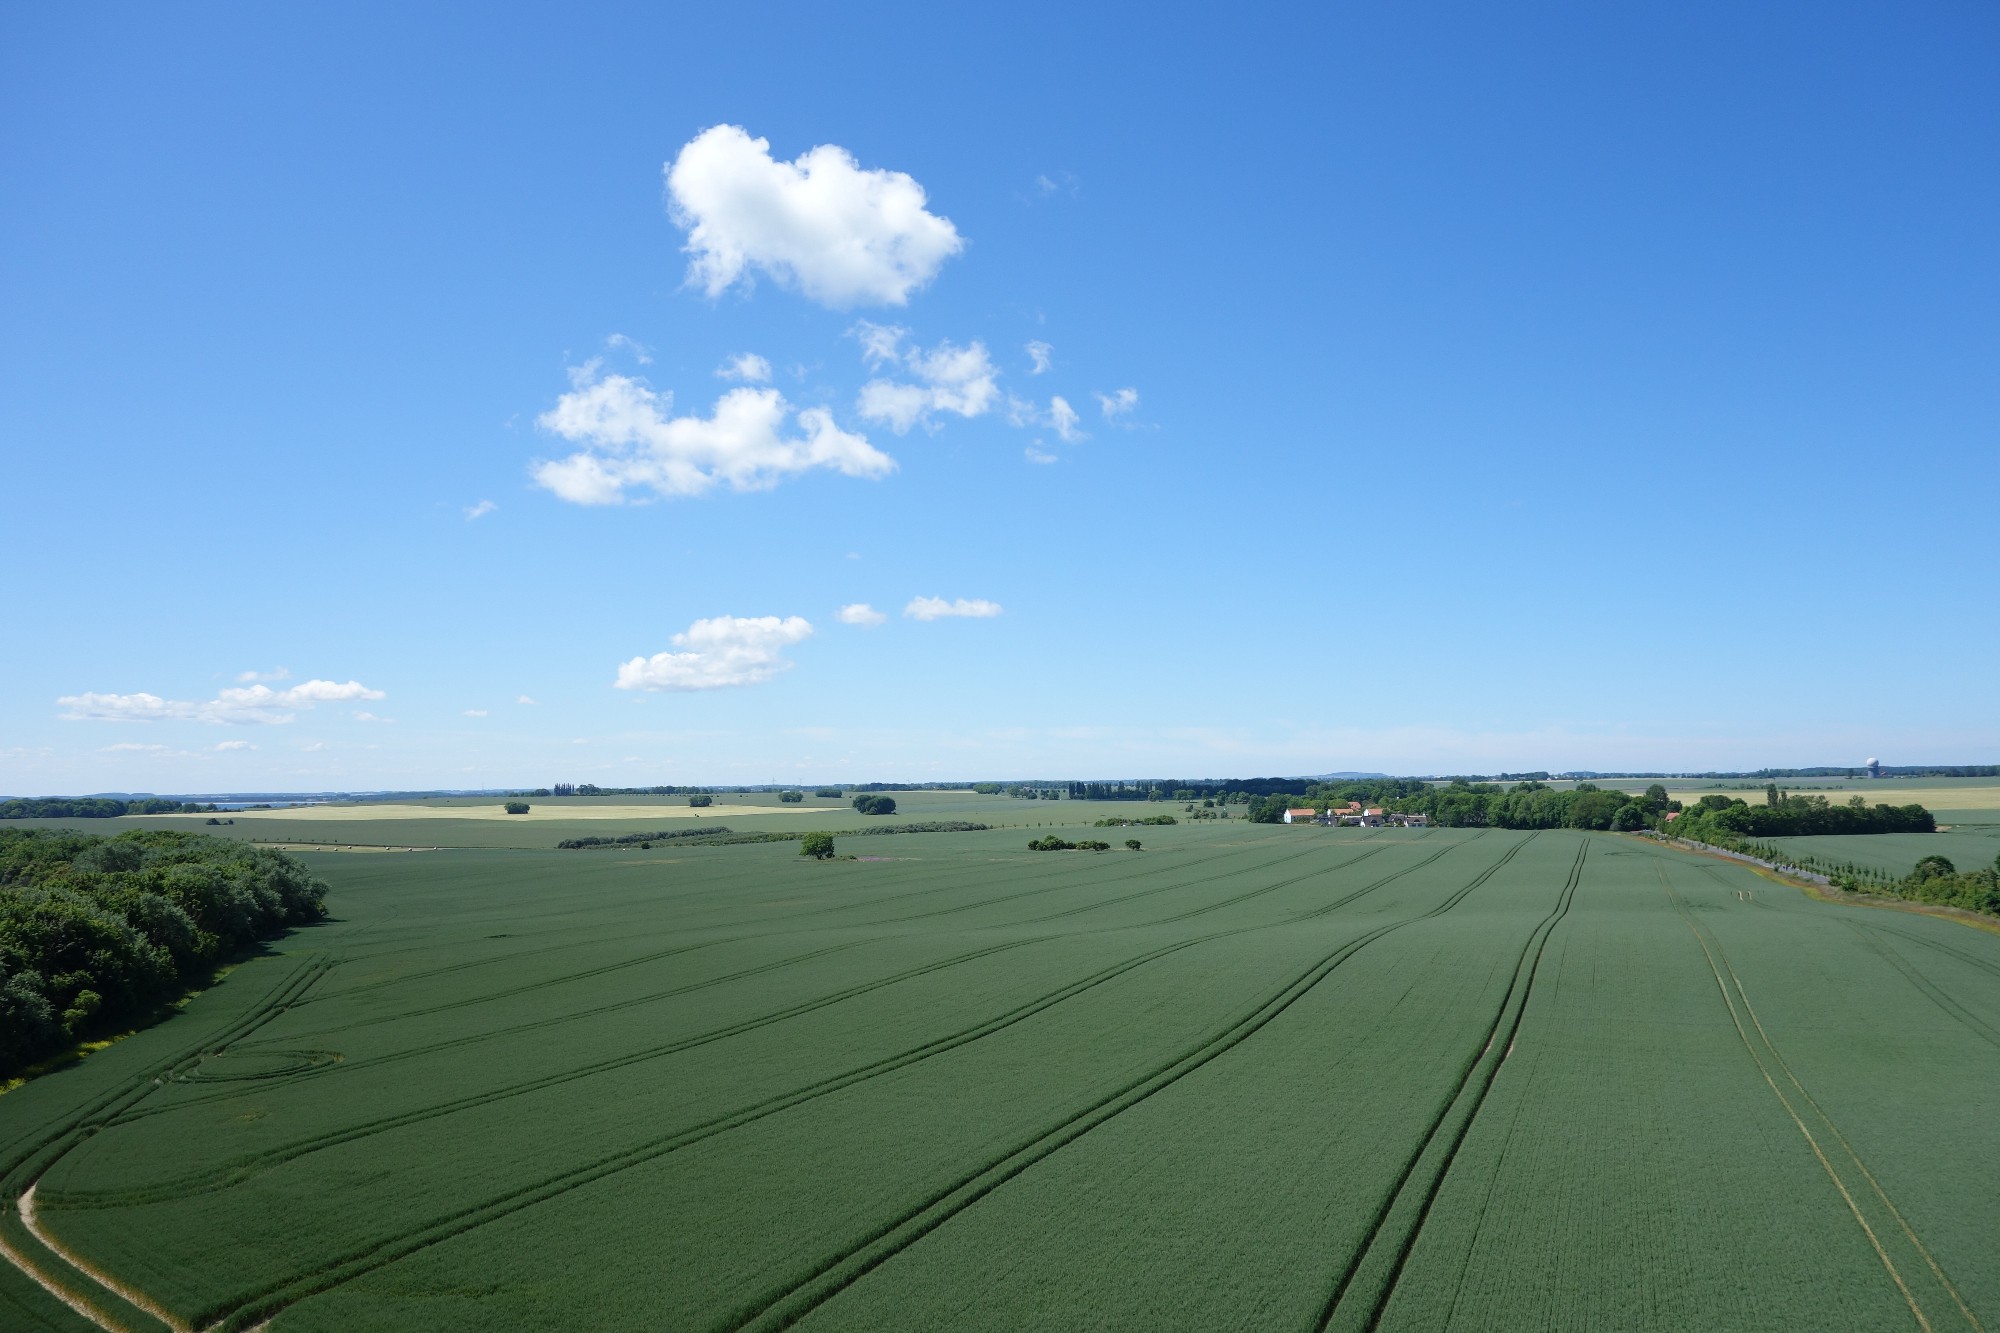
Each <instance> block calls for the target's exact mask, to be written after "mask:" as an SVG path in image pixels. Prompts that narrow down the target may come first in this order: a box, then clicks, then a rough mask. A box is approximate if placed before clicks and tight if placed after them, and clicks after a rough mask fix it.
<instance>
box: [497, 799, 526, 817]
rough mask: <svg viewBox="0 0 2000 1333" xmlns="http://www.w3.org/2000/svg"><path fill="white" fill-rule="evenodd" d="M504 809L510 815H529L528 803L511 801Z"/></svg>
mask: <svg viewBox="0 0 2000 1333" xmlns="http://www.w3.org/2000/svg"><path fill="white" fill-rule="evenodd" d="M502 809H504V810H506V812H507V813H508V814H510V815H525V814H527V813H528V803H527V802H526V801H509V802H507V804H506V805H505V806H503V807H502Z"/></svg>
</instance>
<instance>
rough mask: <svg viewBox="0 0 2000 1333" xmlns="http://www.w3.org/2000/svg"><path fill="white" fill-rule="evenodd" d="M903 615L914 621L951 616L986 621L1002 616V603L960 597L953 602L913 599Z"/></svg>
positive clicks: (981, 598)
mask: <svg viewBox="0 0 2000 1333" xmlns="http://www.w3.org/2000/svg"><path fill="white" fill-rule="evenodd" d="M903 614H904V615H906V616H908V617H909V618H910V619H912V620H942V619H945V618H947V617H951V616H965V617H969V618H971V619H975V620H984V619H989V618H991V617H993V616H997V615H999V614H1000V603H998V602H989V601H987V600H986V599H985V598H983V597H959V598H956V599H954V600H952V601H946V600H945V599H944V598H942V597H912V598H911V599H910V603H909V605H908V606H905V607H904V608H903Z"/></svg>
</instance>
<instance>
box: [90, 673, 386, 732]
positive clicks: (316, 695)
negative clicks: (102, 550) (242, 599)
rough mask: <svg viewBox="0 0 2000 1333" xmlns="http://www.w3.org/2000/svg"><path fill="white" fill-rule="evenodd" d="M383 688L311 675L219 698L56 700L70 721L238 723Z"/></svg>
mask: <svg viewBox="0 0 2000 1333" xmlns="http://www.w3.org/2000/svg"><path fill="white" fill-rule="evenodd" d="M386 697H387V696H386V695H384V694H383V692H382V691H381V690H374V689H370V688H369V687H368V686H366V685H363V684H362V683H361V682H360V681H358V680H350V681H345V682H342V681H332V680H309V681H306V682H304V683H303V684H300V685H294V686H292V687H291V688H290V689H286V690H274V689H272V688H271V687H270V686H268V685H249V686H242V687H237V688H233V689H226V690H222V691H220V692H219V693H218V694H217V695H216V697H215V698H213V699H209V700H206V701H201V702H195V701H190V700H181V699H164V698H161V697H160V696H159V695H157V694H147V693H144V692H140V693H137V694H96V693H84V694H65V695H63V696H62V697H61V698H59V699H57V700H56V704H57V706H59V707H61V708H62V709H64V710H65V711H64V712H63V713H62V714H61V715H60V716H61V717H62V718H63V719H64V720H65V721H70V722H167V721H194V722H219V723H233V724H250V723H284V722H290V721H291V720H292V719H293V717H294V716H295V714H296V712H297V710H301V709H309V708H311V707H313V706H314V705H315V704H323V703H344V702H347V701H349V700H356V699H369V700H373V699H381V698H386Z"/></svg>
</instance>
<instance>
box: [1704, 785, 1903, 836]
mask: <svg viewBox="0 0 2000 1333" xmlns="http://www.w3.org/2000/svg"><path fill="white" fill-rule="evenodd" d="M1673 831H1674V832H1675V833H1676V834H1677V835H1679V836H1681V837H1685V838H1696V839H1699V840H1701V841H1703V842H1714V841H1716V839H1717V837H1736V838H1788V837H1802V836H1829V835H1836V834H1855V833H1865V834H1882V833H1934V832H1936V831H1937V820H1936V818H1935V817H1934V816H1933V815H1932V814H1931V812H1930V811H1928V810H1926V809H1924V807H1923V806H1921V805H1901V806H1892V805H1873V806H1870V805H1867V804H1864V803H1863V800H1862V798H1861V797H1859V796H1856V797H1853V798H1851V799H1850V800H1849V801H1848V802H1847V803H1846V804H1845V805H1833V804H1830V803H1829V802H1828V801H1827V799H1826V797H1824V796H1797V795H1793V796H1783V795H1781V796H1780V797H1779V800H1778V802H1777V803H1776V804H1770V803H1768V802H1767V803H1766V804H1764V805H1750V804H1747V803H1746V802H1743V801H1739V800H1735V799H1733V798H1731V797H1728V796H1718V795H1708V796H1704V797H1702V798H1701V800H1700V801H1698V802H1697V803H1696V804H1694V805H1692V806H1690V807H1689V808H1688V809H1687V810H1686V811H1685V812H1683V813H1682V815H1681V817H1680V818H1679V819H1677V820H1675V821H1674V827H1673Z"/></svg>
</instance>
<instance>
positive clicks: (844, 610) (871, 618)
mask: <svg viewBox="0 0 2000 1333" xmlns="http://www.w3.org/2000/svg"><path fill="white" fill-rule="evenodd" d="M835 618H836V619H837V620H839V621H840V623H841V624H843V625H863V626H873V625H879V624H881V623H882V622H883V621H885V620H887V619H888V618H889V617H888V616H886V615H884V614H882V613H881V612H880V611H877V610H876V609H875V608H874V607H872V606H870V605H868V603H866V602H850V603H848V604H847V605H846V606H843V607H841V608H840V610H839V611H838V612H836V613H835Z"/></svg>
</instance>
